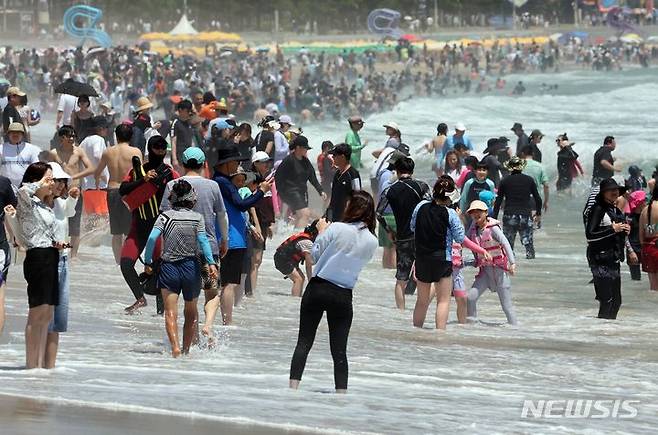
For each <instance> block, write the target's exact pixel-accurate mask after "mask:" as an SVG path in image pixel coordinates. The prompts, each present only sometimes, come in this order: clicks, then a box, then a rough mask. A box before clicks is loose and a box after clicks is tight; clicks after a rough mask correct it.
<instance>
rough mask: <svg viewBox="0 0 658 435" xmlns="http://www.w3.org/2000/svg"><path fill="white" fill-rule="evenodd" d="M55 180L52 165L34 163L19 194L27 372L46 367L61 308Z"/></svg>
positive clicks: (61, 246) (59, 245) (60, 243)
mask: <svg viewBox="0 0 658 435" xmlns="http://www.w3.org/2000/svg"><path fill="white" fill-rule="evenodd" d="M53 188H54V180H53V172H52V169H51V167H50V165H47V164H45V163H42V162H37V163H32V164H31V165H30V166H28V168H27V170H26V171H25V175H24V176H23V182H22V184H21V187H20V189H19V190H18V205H17V207H16V215H15V217H16V221H17V222H18V228H17V229H18V231H17V233H18V234H17V237H19V239H20V240H21V242H22V243H23V245H24V246H25V248H26V249H27V251H26V253H25V261H24V262H23V275H24V276H25V280H26V281H27V296H28V304H29V307H30V309H29V311H28V316H27V326H26V327H25V360H26V368H28V369H33V368H43V367H45V354H46V340H47V336H48V325H49V324H50V322H51V321H52V319H53V312H54V308H55V306H56V305H58V304H59V276H58V271H57V268H58V264H59V251H60V249H62V248H63V247H64V243H62V241H61V240H57V235H56V234H57V232H58V229H57V225H58V224H57V218H56V217H55V212H54V211H53V209H52V208H51V207H50V206H49V205H48V202H47V199H48V197H49V196H51V195H52V194H53Z"/></svg>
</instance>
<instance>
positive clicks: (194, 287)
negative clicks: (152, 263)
mask: <svg viewBox="0 0 658 435" xmlns="http://www.w3.org/2000/svg"><path fill="white" fill-rule="evenodd" d="M158 288H161V289H167V290H169V291H170V292H173V293H176V294H180V293H181V291H182V292H183V299H185V301H186V302H190V301H193V300H194V299H196V298H198V297H199V293H201V267H200V266H199V262H198V261H197V258H196V257H189V258H186V259H184V260H179V261H176V262H173V263H169V262H164V261H163V262H162V264H161V265H160V273H158Z"/></svg>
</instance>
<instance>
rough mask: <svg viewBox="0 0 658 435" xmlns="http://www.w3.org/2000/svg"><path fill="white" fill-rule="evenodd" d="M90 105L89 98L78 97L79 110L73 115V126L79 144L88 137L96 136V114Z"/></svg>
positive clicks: (84, 96)
mask: <svg viewBox="0 0 658 435" xmlns="http://www.w3.org/2000/svg"><path fill="white" fill-rule="evenodd" d="M90 104H91V103H90V101H89V97H88V96H86V95H83V96H81V97H78V110H76V111H74V112H73V114H71V124H72V125H73V128H74V129H75V133H76V136H77V138H78V143H80V142H82V141H83V140H84V139H85V138H86V137H87V136H91V135H92V134H94V123H93V121H92V118H93V117H94V112H92V111H91V110H89V106H90Z"/></svg>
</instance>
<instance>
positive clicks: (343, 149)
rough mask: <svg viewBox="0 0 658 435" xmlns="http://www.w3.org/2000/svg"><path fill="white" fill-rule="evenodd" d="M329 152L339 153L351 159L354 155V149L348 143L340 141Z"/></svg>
mask: <svg viewBox="0 0 658 435" xmlns="http://www.w3.org/2000/svg"><path fill="white" fill-rule="evenodd" d="M329 154H334V155H335V154H338V155H341V156H345V157H347V158H348V159H349V158H350V157H351V156H352V149H351V148H350V146H349V145H347V144H346V143H339V144H338V145H335V146H334V147H333V148H332V149H330V150H329Z"/></svg>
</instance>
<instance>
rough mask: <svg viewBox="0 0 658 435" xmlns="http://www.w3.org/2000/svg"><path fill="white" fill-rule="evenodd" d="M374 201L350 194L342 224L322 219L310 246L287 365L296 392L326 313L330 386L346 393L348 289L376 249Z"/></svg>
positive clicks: (367, 196)
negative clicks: (295, 333)
mask: <svg viewBox="0 0 658 435" xmlns="http://www.w3.org/2000/svg"><path fill="white" fill-rule="evenodd" d="M375 221H376V218H375V202H374V201H373V199H372V196H371V195H370V194H369V193H367V192H365V191H356V192H354V193H353V194H352V197H351V198H350V200H349V202H348V203H347V206H346V208H345V212H344V214H343V221H342V222H335V223H332V224H331V225H330V224H329V223H327V221H326V220H324V219H321V220H320V221H319V222H318V224H317V228H318V231H319V235H318V237H317V239H316V240H315V243H314V244H313V249H312V251H311V256H312V257H313V264H314V267H313V278H312V279H311V280H310V281H309V283H308V285H307V286H306V291H305V292H304V296H303V297H302V304H301V309H300V318H299V336H298V339H297V346H296V347H295V353H294V354H293V357H292V362H291V366H290V388H293V389H297V388H298V387H299V383H300V381H301V379H302V373H303V372H304V366H305V365H306V358H307V357H308V353H309V352H310V351H311V347H312V346H313V341H314V340H315V333H316V331H317V329H318V325H319V324H320V320H322V316H323V314H324V312H325V311H326V312H327V323H328V325H329V341H330V343H331V356H332V358H333V360H334V382H335V386H336V392H337V393H346V392H347V373H348V364H347V339H348V336H349V333H350V327H351V325H352V288H353V287H354V285H355V284H356V281H357V279H358V277H359V273H361V270H362V269H363V268H364V267H365V265H366V264H367V263H368V262H369V261H370V259H371V258H372V256H373V254H374V253H375V250H376V249H377V238H376V237H375V235H374V232H375Z"/></svg>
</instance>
